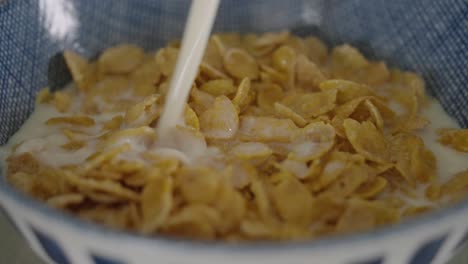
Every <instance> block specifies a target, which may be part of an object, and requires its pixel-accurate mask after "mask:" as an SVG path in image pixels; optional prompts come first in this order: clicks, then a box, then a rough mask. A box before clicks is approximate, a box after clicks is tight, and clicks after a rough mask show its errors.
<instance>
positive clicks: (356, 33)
mask: <svg viewBox="0 0 468 264" xmlns="http://www.w3.org/2000/svg"><path fill="white" fill-rule="evenodd" d="M195 1H202V0H195ZM188 5H189V1H183V0H171V1H169V0H167V1H157V0H147V1H143V0H139V1H136V0H99V1H98V0H95V1H91V0H89V1H88V0H82V1H78V0H0V145H1V144H3V143H5V142H6V141H7V139H8V138H9V137H10V136H11V135H12V134H13V133H14V132H15V131H16V130H17V129H18V128H19V126H20V125H21V123H22V122H23V121H24V120H25V119H26V118H27V116H28V115H29V114H30V113H31V111H32V110H33V106H34V95H35V93H36V91H37V90H38V89H40V88H41V87H44V86H46V85H48V79H49V81H53V82H54V84H52V85H57V84H63V83H65V82H66V81H67V78H66V77H67V76H66V74H65V75H64V73H63V71H62V70H63V68H61V67H58V66H57V65H55V66H54V65H53V66H52V67H50V68H48V64H49V60H50V58H51V57H53V56H54V55H55V54H56V53H58V52H59V51H61V50H63V49H65V48H68V49H74V50H77V51H78V52H80V53H83V54H85V55H88V56H93V55H95V54H97V53H98V52H99V51H101V50H103V49H104V48H105V47H108V46H111V45H113V44H116V43H122V42H132V43H136V44H138V45H141V46H144V47H145V48H147V49H155V48H157V47H159V46H161V45H162V44H164V42H165V41H167V40H169V39H173V38H177V37H180V34H181V32H182V29H183V25H184V18H185V15H186V13H187V10H188ZM281 29H291V30H292V31H293V32H295V33H297V34H308V33H315V34H319V35H320V36H321V37H323V38H326V39H327V40H328V41H329V44H337V43H342V42H349V43H352V44H353V45H356V46H358V47H359V48H360V49H361V50H363V51H364V53H365V54H366V55H367V56H371V57H375V58H379V59H382V60H386V61H388V62H389V63H390V64H391V65H393V66H398V67H403V68H407V69H411V70H415V71H417V72H420V73H421V74H423V76H424V78H425V80H426V81H427V84H428V89H429V91H430V92H431V93H432V94H433V95H434V96H435V97H437V98H438V99H439V100H440V101H441V103H442V105H443V106H444V108H445V109H446V110H447V111H448V112H449V113H450V114H451V115H452V116H453V117H455V118H456V119H457V120H458V122H459V123H460V124H461V125H462V126H463V127H466V126H467V125H468V89H467V85H466V84H467V83H468V72H467V69H468V4H467V2H466V0H444V1H437V0H433V1H431V0H412V1H409V0H407V1H405V0H394V1H385V0H375V1H364V0H362V1H359V0H348V1H339V0H309V1H307V0H288V1H282V0H269V1H266V0H262V1H259V0H257V1H250V0H235V1H234V0H224V1H222V4H221V7H220V10H219V15H218V18H217V21H216V26H215V30H217V31H240V32H248V31H272V30H281ZM0 201H1V205H2V206H3V208H4V209H5V211H6V213H7V214H8V215H9V216H10V217H11V219H12V222H13V223H14V225H15V226H16V227H17V228H18V229H19V230H20V231H21V233H22V234H23V235H24V236H25V237H26V238H27V240H28V242H29V243H30V245H31V247H32V248H33V249H34V251H35V252H36V253H37V254H38V255H40V256H41V257H42V258H43V259H44V260H47V261H48V262H50V263H60V264H67V263H78V264H88V263H96V264H104V263H106V264H117V263H118V264H127V263H128V264H130V263H138V264H144V263H171V264H184V263H186V264H190V263H244V264H245V263H258V264H261V263H268V264H276V263H292V264H301V263H319V264H322V263H324V264H333V263H343V264H348V263H355V264H358V263H360V264H364V263H366V264H371V263H372V264H384V263H385V264H389V263H392V264H405V263H411V264H415V263H418V264H419V263H420V264H425V263H444V262H445V261H447V259H449V258H450V257H451V256H453V255H454V253H455V252H456V250H457V248H460V246H461V244H463V242H464V241H466V240H468V231H467V230H468V203H467V202H465V203H463V204H459V205H457V206H454V207H451V208H447V209H444V210H441V211H439V212H435V213H432V214H430V215H427V216H423V217H421V218H418V219H416V220H410V221H407V222H405V223H403V224H401V225H398V226H395V227H386V228H383V229H379V230H377V231H373V232H368V233H363V234H355V235H349V236H345V237H334V238H328V239H323V240H319V241H312V242H294V243H266V244H249V243H247V244H240V245H228V244H223V243H206V242H189V241H183V240H176V239H173V238H165V237H156V238H146V237H141V236H138V235H135V234H128V233H125V232H117V231H111V230H109V229H106V228H103V227H98V226H96V225H93V224H89V223H85V222H82V221H80V220H77V219H75V218H73V217H71V216H68V215H64V214H62V213H60V212H57V211H55V210H52V209H49V208H47V207H45V206H44V205H42V204H40V203H39V202H36V201H33V200H31V199H30V198H27V197H25V196H24V195H22V194H20V193H18V192H17V191H15V190H14V189H12V188H11V187H10V186H8V184H7V183H6V182H5V178H4V177H0Z"/></svg>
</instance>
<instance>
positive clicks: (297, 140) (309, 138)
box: [291, 122, 335, 160]
mask: <svg viewBox="0 0 468 264" xmlns="http://www.w3.org/2000/svg"><path fill="white" fill-rule="evenodd" d="M334 143H335V129H334V128H333V127H332V126H331V125H329V124H325V123H323V122H315V123H310V124H309V125H307V126H306V127H304V128H302V129H300V130H298V131H297V132H296V133H295V135H294V136H293V140H292V143H291V145H292V146H291V148H292V151H291V157H292V158H294V159H299V160H313V159H316V158H319V157H320V156H322V155H324V154H325V153H327V152H328V151H329V150H330V149H331V148H332V147H333V145H334Z"/></svg>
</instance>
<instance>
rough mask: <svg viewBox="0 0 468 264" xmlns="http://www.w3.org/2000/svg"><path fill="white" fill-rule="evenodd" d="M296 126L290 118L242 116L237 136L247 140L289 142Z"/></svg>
mask: <svg viewBox="0 0 468 264" xmlns="http://www.w3.org/2000/svg"><path fill="white" fill-rule="evenodd" d="M296 130H297V127H296V125H295V124H294V122H292V121H291V120H290V119H278V118H273V117H255V116H242V117H241V118H240V124H239V136H240V138H241V139H243V140H248V141H261V142H269V141H278V142H289V141H290V139H291V136H292V135H293V134H294V133H295V132H296Z"/></svg>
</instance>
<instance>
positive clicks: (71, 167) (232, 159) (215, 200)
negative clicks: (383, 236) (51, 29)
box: [8, 32, 468, 241]
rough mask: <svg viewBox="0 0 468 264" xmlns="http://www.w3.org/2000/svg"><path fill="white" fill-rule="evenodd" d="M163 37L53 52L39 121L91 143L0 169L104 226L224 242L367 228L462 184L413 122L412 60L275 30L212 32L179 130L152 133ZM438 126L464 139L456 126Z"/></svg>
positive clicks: (72, 142) (417, 119)
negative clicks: (61, 83)
mask: <svg viewBox="0 0 468 264" xmlns="http://www.w3.org/2000/svg"><path fill="white" fill-rule="evenodd" d="M178 52H179V42H177V41H174V42H172V43H170V44H169V45H168V46H167V47H165V48H162V49H159V50H158V51H157V52H156V53H154V52H149V53H146V52H145V51H144V50H143V49H142V48H140V47H137V46H134V45H131V44H123V45H119V46H115V47H112V48H109V49H107V50H105V51H104V52H103V53H102V54H101V55H100V56H99V58H98V59H97V60H96V61H88V60H87V59H86V58H83V57H82V56H80V55H78V54H76V53H74V52H72V51H65V53H64V56H65V59H66V62H67V64H68V67H69V69H70V72H71V73H72V76H73V80H74V84H75V88H73V89H67V90H62V91H57V92H54V93H51V92H49V90H47V89H43V90H42V91H41V92H40V93H39V94H38V96H37V101H38V104H48V105H51V106H53V107H55V108H56V110H57V111H58V112H60V115H59V116H57V117H54V118H51V119H49V120H47V122H46V125H47V126H50V127H56V128H59V129H60V131H62V133H63V135H64V136H65V137H66V138H67V142H66V143H65V144H63V145H61V148H62V149H61V151H65V152H78V151H80V150H82V149H86V148H87V149H92V150H93V151H92V152H93V153H92V154H90V155H89V156H88V157H86V159H85V160H84V162H82V163H80V164H65V165H61V166H52V165H48V164H47V163H45V162H41V159H40V158H38V156H37V155H33V154H32V153H28V152H24V153H21V154H17V155H12V156H10V158H9V159H8V163H9V166H8V179H9V181H10V182H11V183H12V184H13V185H14V186H16V187H17V188H19V189H21V190H22V191H24V192H26V193H28V194H30V195H32V196H34V197H36V198H38V199H40V200H43V201H45V202H46V203H47V204H49V205H50V206H53V207H56V208H60V209H63V210H65V211H67V212H70V213H72V214H74V215H77V216H78V217H80V218H82V219H86V220H90V221H93V222H97V223H101V224H104V225H107V226H110V227H113V228H118V229H126V230H132V231H136V232H140V233H143V234H148V235H157V234H167V235H172V236H180V237H184V238H194V239H204V240H214V239H216V240H226V241H244V240H297V239H310V238H316V237H321V236H325V235H331V234H341V233H348V232H357V231H363V230H369V229H374V228H376V227H379V226H381V225H387V224H394V223H398V222H399V221H400V220H401V219H402V218H404V217H407V216H413V215H417V214H420V213H423V212H426V211H428V210H432V209H435V208H438V207H439V206H440V205H441V204H443V203H446V202H449V201H450V202H455V201H457V200H460V199H462V197H463V196H464V195H465V193H467V190H468V170H466V171H462V172H460V173H459V174H457V175H455V176H454V177H453V178H452V180H450V181H449V182H446V183H442V182H440V181H439V179H438V175H437V170H436V162H435V156H434V154H433V153H431V151H429V150H428V149H427V148H426V147H425V145H424V142H423V140H422V139H421V138H420V137H418V135H417V131H419V130H421V129H423V128H424V127H425V126H426V125H427V124H428V122H429V121H428V120H427V119H425V118H424V117H422V116H420V114H419V113H420V109H421V108H423V107H424V106H425V104H426V103H427V99H426V95H425V88H424V82H423V80H422V79H421V78H420V77H419V76H418V75H416V74H415V73H412V72H405V71H401V70H398V69H390V68H388V67H387V65H386V64H385V63H384V62H377V61H370V60H368V59H366V58H365V57H364V56H363V55H362V54H361V53H360V52H359V51H358V50H357V49H355V48H353V47H351V46H349V45H341V46H337V47H335V48H333V49H331V50H329V49H328V48H327V46H326V45H325V44H324V43H323V42H322V41H321V40H319V39H317V38H316V37H312V36H311V37H306V38H299V37H297V36H294V35H291V34H290V33H288V32H279V33H266V34H263V35H256V34H247V35H242V36H241V35H239V34H237V33H222V34H215V35H213V36H212V37H211V38H210V41H209V44H208V47H207V50H206V52H205V55H204V58H203V62H202V64H201V65H200V67H199V72H198V75H197V77H196V80H195V82H194V84H193V88H192V90H191V93H190V99H189V101H188V103H187V106H186V109H185V115H184V120H183V121H182V122H181V124H180V126H178V127H177V128H176V130H175V131H174V133H176V134H177V135H178V136H179V139H180V141H178V142H173V144H172V145H171V146H167V145H164V144H162V143H161V142H160V141H158V135H157V133H156V130H155V127H156V124H157V122H158V119H159V117H160V115H161V111H162V108H163V106H164V103H165V101H164V100H165V95H166V93H167V91H168V87H169V85H168V83H169V81H170V79H171V75H172V73H173V69H174V66H175V63H176V59H177V55H178ZM395 105H397V106H398V107H397V108H396V107H395ZM102 115H105V116H107V117H108V118H96V116H102ZM439 132H440V142H441V143H442V144H444V145H447V146H450V147H452V148H454V149H456V150H458V151H462V152H468V130H466V129H464V130H452V129H445V130H441V131H439ZM20 146H21V145H20ZM20 146H18V148H19V147H20ZM411 199H413V200H422V201H425V202H423V203H411V202H410V200H411Z"/></svg>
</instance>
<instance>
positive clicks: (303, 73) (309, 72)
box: [296, 55, 326, 90]
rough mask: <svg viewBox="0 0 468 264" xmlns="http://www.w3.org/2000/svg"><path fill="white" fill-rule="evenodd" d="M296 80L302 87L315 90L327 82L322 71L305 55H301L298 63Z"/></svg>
mask: <svg viewBox="0 0 468 264" xmlns="http://www.w3.org/2000/svg"><path fill="white" fill-rule="evenodd" d="M296 79H297V83H298V85H299V86H300V87H303V88H304V89H308V90H313V89H315V88H317V87H319V85H320V83H322V82H323V81H325V80H326V78H325V76H324V75H323V73H322V72H321V71H320V69H319V68H318V67H317V65H315V64H314V63H313V62H311V61H310V60H309V59H308V58H307V57H306V56H305V55H299V56H298V58H297V61H296Z"/></svg>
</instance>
